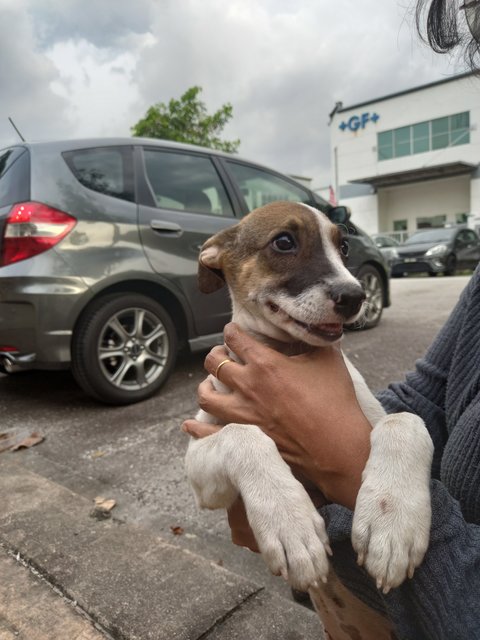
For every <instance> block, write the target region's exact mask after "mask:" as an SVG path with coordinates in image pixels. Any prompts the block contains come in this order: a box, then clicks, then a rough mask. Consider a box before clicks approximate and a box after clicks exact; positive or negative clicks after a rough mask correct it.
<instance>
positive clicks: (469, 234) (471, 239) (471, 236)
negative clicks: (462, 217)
mask: <svg viewBox="0 0 480 640" xmlns="http://www.w3.org/2000/svg"><path fill="white" fill-rule="evenodd" d="M463 235H464V238H463V239H464V242H465V244H466V245H472V244H478V242H479V238H478V236H477V234H476V233H475V231H471V230H470V229H466V230H465V231H464V232H463Z"/></svg>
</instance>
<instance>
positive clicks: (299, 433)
mask: <svg viewBox="0 0 480 640" xmlns="http://www.w3.org/2000/svg"><path fill="white" fill-rule="evenodd" d="M225 342H226V344H227V346H228V348H229V349H230V350H231V351H233V352H234V353H235V354H236V355H237V356H238V357H239V358H240V360H241V361H242V363H243V364H239V363H236V362H229V363H227V364H226V365H224V366H223V367H222V368H221V370H220V373H219V377H220V378H221V381H222V382H223V383H224V384H225V385H227V387H229V388H230V389H231V391H232V392H231V393H230V394H222V393H219V392H217V391H216V390H215V388H214V387H213V385H212V383H211V382H210V380H208V379H207V380H206V381H205V382H203V383H202V384H201V385H200V386H199V391H198V395H199V404H200V406H201V408H202V409H204V410H205V411H207V412H208V413H211V414H212V415H215V416H216V417H217V418H218V419H219V420H220V421H221V422H222V423H223V424H228V423H231V422H240V423H243V424H256V425H257V426H259V427H260V428H261V429H262V430H263V431H264V432H265V433H266V434H267V435H269V436H270V437H271V438H272V439H273V440H274V441H275V443H276V445H277V447H278V449H279V451H280V453H281V455H282V456H283V457H284V459H285V460H286V461H287V463H288V464H290V466H291V467H292V468H293V469H294V471H296V472H297V475H301V476H303V477H305V478H307V479H308V480H310V481H311V482H312V483H313V484H314V485H315V486H316V487H318V488H319V489H321V491H322V492H323V493H324V494H325V496H326V497H327V499H328V500H330V501H333V502H338V503H340V504H344V505H345V506H347V507H349V508H353V507H354V504H355V499H356V495H357V493H358V489H359V487H360V484H361V474H362V471H363V469H364V467H365V464H366V460H367V459H368V454H369V447H370V430H371V426H370V424H369V423H368V421H367V420H366V418H365V416H364V414H363V412H362V411H361V409H360V407H359V405H358V402H357V399H356V396H355V390H354V387H353V383H352V381H351V378H350V375H349V374H348V371H347V368H346V366H345V362H344V360H343V356H342V354H341V352H340V350H339V349H338V348H336V347H326V348H322V349H316V350H312V351H310V352H308V353H306V354H303V355H301V356H293V357H287V356H285V355H283V354H280V353H278V352H276V351H274V350H272V349H270V348H269V347H266V346H265V345H263V344H260V343H259V342H257V341H256V340H254V339H253V338H251V337H250V336H248V335H247V334H245V333H244V332H243V331H241V330H240V329H239V328H238V327H237V326H236V325H234V324H229V325H227V327H226V328H225ZM226 358H228V351H227V350H226V348H225V347H214V349H212V351H211V352H210V353H209V354H208V355H207V357H206V359H205V367H206V369H207V371H208V372H209V373H211V374H214V373H215V371H216V370H217V367H218V365H219V364H220V362H222V360H225V359H226ZM183 428H184V430H185V431H187V432H188V433H190V434H191V435H193V436H195V437H200V436H203V435H208V432H210V433H211V432H212V431H211V429H212V425H203V423H198V422H195V421H193V420H187V421H186V422H185V423H184V425H183ZM206 430H207V431H208V432H206Z"/></svg>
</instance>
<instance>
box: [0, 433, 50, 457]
mask: <svg viewBox="0 0 480 640" xmlns="http://www.w3.org/2000/svg"><path fill="white" fill-rule="evenodd" d="M44 439H45V437H44V436H42V434H41V433H37V432H36V431H30V430H29V429H20V430H19V431H7V432H5V433H0V453H1V452H2V451H17V450H18V449H29V448H30V447H33V446H35V445H36V444H38V443H39V442H42V440H44Z"/></svg>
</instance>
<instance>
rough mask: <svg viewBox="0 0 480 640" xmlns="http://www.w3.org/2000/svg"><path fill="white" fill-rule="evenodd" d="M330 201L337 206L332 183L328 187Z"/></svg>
mask: <svg viewBox="0 0 480 640" xmlns="http://www.w3.org/2000/svg"><path fill="white" fill-rule="evenodd" d="M328 201H329V202H330V204H331V205H333V206H334V207H336V206H337V199H336V197H335V191H334V190H333V187H332V185H330V186H329V187H328Z"/></svg>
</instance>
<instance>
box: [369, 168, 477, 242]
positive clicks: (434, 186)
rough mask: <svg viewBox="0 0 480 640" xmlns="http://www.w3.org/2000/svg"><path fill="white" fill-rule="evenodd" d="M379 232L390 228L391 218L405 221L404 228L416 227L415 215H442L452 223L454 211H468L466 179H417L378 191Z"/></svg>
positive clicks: (467, 179) (454, 219)
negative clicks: (407, 183)
mask: <svg viewBox="0 0 480 640" xmlns="http://www.w3.org/2000/svg"><path fill="white" fill-rule="evenodd" d="M378 208H379V212H380V213H379V216H378V219H379V231H393V222H394V221H395V220H407V221H408V227H407V231H408V232H409V233H412V232H413V231H415V230H416V229H417V218H419V217H430V216H436V215H445V216H446V222H452V223H455V221H456V218H455V214H457V213H467V212H468V211H470V178H469V176H458V177H455V178H444V179H440V180H429V181H428V182H417V183H414V184H410V185H402V186H399V187H388V188H386V189H381V190H379V193H378Z"/></svg>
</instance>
